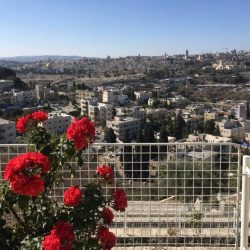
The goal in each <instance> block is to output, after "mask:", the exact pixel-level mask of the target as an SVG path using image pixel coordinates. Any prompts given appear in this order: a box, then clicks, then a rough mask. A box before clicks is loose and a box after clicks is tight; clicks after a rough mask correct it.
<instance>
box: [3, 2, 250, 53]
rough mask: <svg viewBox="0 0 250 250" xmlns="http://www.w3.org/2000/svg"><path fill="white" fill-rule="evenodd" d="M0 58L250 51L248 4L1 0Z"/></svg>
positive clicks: (249, 14) (249, 12) (249, 6)
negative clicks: (187, 51)
mask: <svg viewBox="0 0 250 250" xmlns="http://www.w3.org/2000/svg"><path fill="white" fill-rule="evenodd" d="M0 10H1V11H0V13H1V29H0V57H3V56H18V55H44V54H51V55H59V54H60V55H80V56H97V57H106V56H107V55H110V56H112V57H118V56H126V55H138V54H139V53H140V54H141V55H162V54H164V53H165V52H166V53H167V54H176V53H184V51H185V49H186V48H187V49H189V50H190V53H191V54H192V53H201V52H209V51H212V52H216V51H225V49H226V48H228V49H233V48H236V49H244V50H250V1H249V0H88V1H87V0H41V1H40V0H8V1H7V0H0Z"/></svg>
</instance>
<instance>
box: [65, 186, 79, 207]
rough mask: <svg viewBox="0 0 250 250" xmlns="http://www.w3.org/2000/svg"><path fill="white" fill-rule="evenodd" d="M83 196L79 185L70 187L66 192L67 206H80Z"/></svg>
mask: <svg viewBox="0 0 250 250" xmlns="http://www.w3.org/2000/svg"><path fill="white" fill-rule="evenodd" d="M81 198H82V192H81V190H80V188H78V187H70V188H68V189H67V190H66V191H65V193H64V203H65V205H66V206H78V205H79V203H80V201H81Z"/></svg>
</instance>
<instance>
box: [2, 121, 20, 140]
mask: <svg viewBox="0 0 250 250" xmlns="http://www.w3.org/2000/svg"><path fill="white" fill-rule="evenodd" d="M15 142H16V124H15V122H12V121H8V120H5V119H2V118H0V144H12V143H15Z"/></svg>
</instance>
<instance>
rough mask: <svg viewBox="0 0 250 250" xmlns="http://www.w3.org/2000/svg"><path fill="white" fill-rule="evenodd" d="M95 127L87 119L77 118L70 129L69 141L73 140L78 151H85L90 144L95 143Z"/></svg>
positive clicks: (68, 133)
mask: <svg viewBox="0 0 250 250" xmlns="http://www.w3.org/2000/svg"><path fill="white" fill-rule="evenodd" d="M94 138H95V126H94V123H92V122H90V121H89V120H88V119H87V118H86V117H83V118H82V119H81V120H78V119H77V118H75V120H74V122H73V123H72V124H71V125H70V126H69V127H68V130H67V139H68V140H72V141H73V142H74V144H75V148H76V149H77V150H82V149H85V148H86V147H87V146H88V144H91V143H93V142H94Z"/></svg>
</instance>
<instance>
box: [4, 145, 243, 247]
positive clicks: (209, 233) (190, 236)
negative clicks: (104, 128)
mask: <svg viewBox="0 0 250 250" xmlns="http://www.w3.org/2000/svg"><path fill="white" fill-rule="evenodd" d="M27 150H28V146H27V145H0V167H1V168H0V179H2V172H3V171H4V167H5V165H6V163H7V162H8V160H9V159H10V158H12V157H13V156H15V155H17V154H20V153H24V152H26V151H27ZM70 164H72V165H74V166H75V169H76V175H75V177H74V178H73V176H71V173H70V170H68V169H63V170H62V171H63V174H64V180H65V183H64V185H63V186H60V187H55V189H54V197H55V198H56V199H62V197H63V192H64V190H65V189H66V188H68V187H69V186H71V185H79V186H80V187H83V186H84V185H85V184H86V183H88V182H91V181H93V180H94V177H95V174H96V168H97V166H98V165H100V164H108V165H110V166H112V167H113V169H114V172H115V182H114V184H113V186H111V187H110V186H107V187H105V188H106V192H107V193H108V192H110V190H111V189H113V188H114V187H123V188H124V189H125V190H126V193H127V196H128V200H129V202H128V208H127V210H126V212H124V213H120V212H116V213H115V221H114V223H113V224H112V225H111V230H112V231H113V232H114V233H115V234H116V235H117V237H118V240H117V249H145V250H146V249H151V250H160V249H185V250H186V249H238V247H239V236H240V234H239V230H240V221H239V216H240V211H239V209H240V206H239V200H240V197H239V194H240V193H239V191H240V179H241V155H240V148H239V146H238V145H237V144H232V143H168V144H149V143H148V144H145V143H144V144H134V143H122V144H119V143H115V144H101V143H100V144H93V145H92V146H91V147H90V148H88V149H87V150H86V151H85V153H84V163H83V165H82V166H77V164H76V163H75V162H71V163H70Z"/></svg>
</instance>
